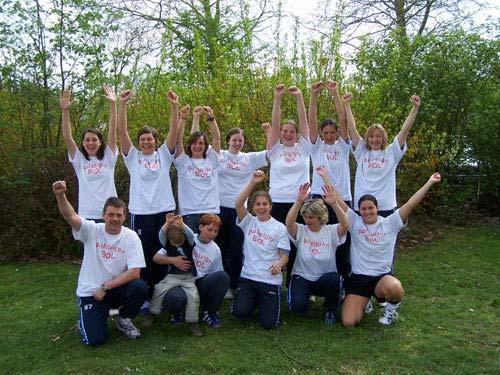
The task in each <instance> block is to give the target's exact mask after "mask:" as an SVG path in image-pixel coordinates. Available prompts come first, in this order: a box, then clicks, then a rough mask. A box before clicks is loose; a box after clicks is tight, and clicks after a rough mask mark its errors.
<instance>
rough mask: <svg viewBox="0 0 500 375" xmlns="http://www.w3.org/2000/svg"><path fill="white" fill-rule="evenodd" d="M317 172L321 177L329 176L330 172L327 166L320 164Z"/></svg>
mask: <svg viewBox="0 0 500 375" xmlns="http://www.w3.org/2000/svg"><path fill="white" fill-rule="evenodd" d="M316 173H317V174H319V176H320V177H321V178H324V177H325V176H327V173H328V172H327V171H326V167H325V166H324V165H319V166H317V167H316Z"/></svg>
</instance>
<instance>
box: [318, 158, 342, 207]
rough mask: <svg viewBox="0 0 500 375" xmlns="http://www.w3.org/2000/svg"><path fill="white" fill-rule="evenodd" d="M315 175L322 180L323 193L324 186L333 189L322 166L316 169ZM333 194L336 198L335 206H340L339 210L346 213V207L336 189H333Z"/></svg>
mask: <svg viewBox="0 0 500 375" xmlns="http://www.w3.org/2000/svg"><path fill="white" fill-rule="evenodd" d="M316 173H317V174H319V175H320V177H321V179H322V180H323V193H324V194H326V191H325V189H324V187H325V186H332V187H333V185H332V183H331V182H330V178H329V177H328V172H327V170H326V167H325V166H324V165H320V166H318V167H316ZM333 193H334V194H335V196H336V198H337V204H338V205H339V206H340V208H341V209H342V210H343V211H344V212H347V209H348V206H347V204H346V203H345V202H344V201H343V200H342V197H340V194H339V192H338V191H337V189H335V187H333ZM323 199H324V197H323ZM325 202H326V201H325Z"/></svg>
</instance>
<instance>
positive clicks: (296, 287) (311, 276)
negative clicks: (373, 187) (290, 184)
mask: <svg viewBox="0 0 500 375" xmlns="http://www.w3.org/2000/svg"><path fill="white" fill-rule="evenodd" d="M309 186H310V185H309V183H305V184H302V185H301V186H300V187H299V192H298V194H297V199H296V200H295V203H294V205H293V206H292V208H291V209H290V211H289V212H288V215H287V217H286V228H287V230H288V235H289V237H290V239H291V240H292V242H293V244H294V245H295V246H296V247H297V258H296V259H295V263H294V265H293V270H292V277H291V280H290V284H289V285H288V295H287V303H288V306H289V307H290V309H291V310H292V311H295V312H298V313H305V312H306V311H307V309H308V302H309V297H310V296H311V295H316V296H322V297H325V303H324V307H325V323H326V324H328V325H331V324H333V323H335V321H336V312H337V309H338V306H339V295H340V290H341V285H342V281H341V280H342V278H341V276H340V275H339V274H338V272H337V266H336V262H335V252H336V250H337V246H338V245H341V244H342V243H344V241H345V238H346V233H347V228H348V226H349V223H348V221H347V216H346V214H345V212H344V211H343V210H342V209H341V208H340V206H339V203H338V201H339V200H342V199H341V197H340V196H339V195H338V193H337V192H336V191H335V188H334V187H333V185H324V186H323V192H324V196H323V197H324V200H325V202H327V203H328V204H329V205H330V206H331V207H332V208H333V210H334V211H335V214H336V215H337V217H338V219H339V224H333V225H331V224H330V225H327V224H326V223H327V222H328V209H327V208H326V206H325V204H324V203H323V200H322V199H319V198H318V199H307V197H308V195H309ZM299 209H300V214H301V215H302V217H303V218H304V222H305V223H306V225H303V224H297V223H296V220H297V214H298V212H299Z"/></svg>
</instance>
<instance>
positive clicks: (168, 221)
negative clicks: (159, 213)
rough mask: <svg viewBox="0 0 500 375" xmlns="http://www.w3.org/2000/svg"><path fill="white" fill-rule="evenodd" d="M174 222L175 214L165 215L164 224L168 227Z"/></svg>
mask: <svg viewBox="0 0 500 375" xmlns="http://www.w3.org/2000/svg"><path fill="white" fill-rule="evenodd" d="M174 221H175V214H174V213H173V212H169V213H168V214H166V215H165V224H167V225H168V226H170V225H172V224H173V223H174Z"/></svg>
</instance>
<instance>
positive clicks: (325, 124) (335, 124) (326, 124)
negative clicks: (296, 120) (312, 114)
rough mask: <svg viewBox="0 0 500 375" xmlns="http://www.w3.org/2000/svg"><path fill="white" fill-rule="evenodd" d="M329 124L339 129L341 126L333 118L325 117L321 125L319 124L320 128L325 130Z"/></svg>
mask: <svg viewBox="0 0 500 375" xmlns="http://www.w3.org/2000/svg"><path fill="white" fill-rule="evenodd" d="M328 125H332V126H333V127H334V128H335V130H338V128H339V126H338V125H337V123H336V122H335V121H334V120H333V119H331V118H325V119H324V120H323V121H321V125H320V126H319V129H320V130H323V129H324V128H325V127H327V126H328Z"/></svg>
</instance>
